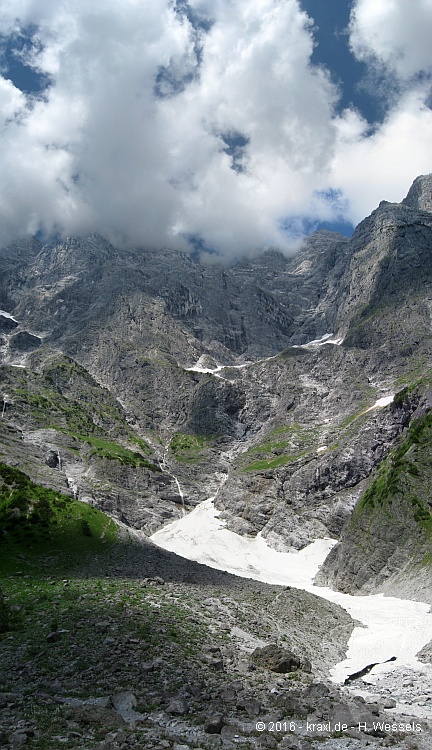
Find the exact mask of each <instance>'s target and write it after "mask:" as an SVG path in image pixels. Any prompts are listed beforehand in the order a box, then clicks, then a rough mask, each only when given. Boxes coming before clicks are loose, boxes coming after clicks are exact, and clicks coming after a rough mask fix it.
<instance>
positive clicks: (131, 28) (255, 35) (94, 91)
mask: <svg viewBox="0 0 432 750" xmlns="http://www.w3.org/2000/svg"><path fill="white" fill-rule="evenodd" d="M374 2H375V4H376V5H377V6H378V5H380V3H379V2H378V1H377V0H374ZM382 4H383V5H384V3H382ZM419 4H420V5H421V3H420V2H419ZM424 4H425V5H426V3H424ZM368 5H371V4H370V3H368V2H366V0H358V2H357V3H356V5H355V7H354V11H353V16H352V25H351V39H352V45H353V49H355V50H356V54H358V55H359V56H360V55H364V54H366V53H365V52H364V49H365V48H364V47H362V46H361V44H360V42H359V41H358V40H359V39H360V33H361V29H362V28H363V26H362V25H361V24H365V23H366V21H365V20H364V19H365V18H366V20H367V19H368V15H367V13H366V15H362V14H363V11H364V10H365V8H366V6H368ZM387 5H389V4H388V3H387ZM402 5H403V3H402ZM410 5H411V4H410ZM413 5H415V3H413ZM395 23H396V21H395ZM364 28H365V29H366V26H364ZM398 28H399V27H398ZM0 32H1V33H2V34H3V35H4V38H6V37H7V36H8V35H11V34H19V33H21V34H28V35H29V43H28V44H27V45H25V47H24V48H23V51H22V52H21V55H22V56H24V59H25V62H26V64H27V65H29V66H31V67H32V68H33V69H34V70H36V71H38V72H39V73H41V74H44V75H46V76H48V77H49V80H50V86H49V88H47V90H46V91H44V92H43V95H41V96H39V97H35V96H31V95H28V96H26V95H24V94H23V93H22V92H21V91H19V90H18V89H16V88H15V87H14V86H13V84H12V83H11V82H10V81H8V80H5V79H4V78H0V112H1V116H0V122H1V125H2V139H1V141H0V173H1V174H2V182H1V185H0V240H1V241H2V242H3V243H4V242H6V241H8V240H10V239H12V238H13V237H14V236H16V235H17V234H23V233H25V232H30V233H35V232H38V231H39V232H45V233H46V235H49V234H50V233H54V232H56V233H63V234H75V233H77V234H80V233H81V234H83V233H87V232H93V231H96V232H100V233H102V234H104V235H106V236H107V237H109V238H110V239H112V240H114V241H117V242H125V243H132V244H135V245H143V246H144V245H149V246H156V247H157V246H164V245H169V246H171V247H176V248H179V249H183V250H188V249H190V248H191V247H197V245H198V246H201V247H203V248H206V249H209V250H215V251H217V252H219V253H220V254H221V255H224V256H226V257H235V256H238V255H242V254H248V253H256V252H259V251H260V250H262V249H263V248H265V247H269V246H277V247H279V248H281V249H282V250H284V251H287V252H290V251H292V250H293V249H295V248H296V247H298V237H299V227H302V226H303V225H304V222H305V220H308V221H309V222H310V221H312V222H313V221H316V220H330V221H331V220H332V219H336V218H340V217H341V216H342V215H345V217H347V218H351V219H352V218H355V219H356V220H357V219H358V218H362V216H363V215H364V214H363V213H362V212H363V211H364V212H365V213H367V212H368V211H370V210H371V209H372V208H374V207H375V204H374V203H371V201H372V200H375V193H374V191H373V190H372V194H373V197H372V196H371V191H370V190H369V192H368V189H367V182H368V180H370V181H372V180H375V183H374V184H376V186H377V190H376V192H378V189H379V190H382V192H380V194H379V196H377V199H378V200H381V198H387V199H388V198H389V195H388V188H389V186H391V187H392V188H393V186H394V185H399V186H403V192H402V194H401V195H398V196H397V199H400V198H401V197H403V194H404V193H405V192H406V191H407V188H408V186H409V184H410V182H411V181H412V179H413V178H414V177H415V176H416V174H417V172H422V171H423V172H424V171H426V170H427V167H426V166H425V164H426V162H427V161H428V160H429V156H430V148H429V144H428V142H427V138H426V131H427V128H428V127H430V125H429V114H430V113H429V110H427V108H426V107H425V104H424V97H423V99H422V97H421V96H420V93H419V91H417V92H416V95H415V96H413V97H411V99H409V97H407V96H406V97H405V100H404V101H402V100H400V101H398V103H397V104H398V106H397V107H396V108H395V109H394V110H392V112H391V113H390V115H389V118H388V120H387V121H386V122H385V123H384V124H383V126H382V128H381V129H380V130H379V131H378V132H376V133H374V134H371V133H369V132H368V130H367V128H366V126H365V124H364V123H363V122H362V120H361V117H360V116H359V115H358V113H356V112H345V113H344V114H343V115H342V116H340V115H336V110H335V108H336V104H337V98H338V91H337V89H336V87H335V86H334V84H333V83H332V82H331V78H330V75H329V73H328V72H327V71H326V70H325V69H323V68H322V67H318V66H314V65H312V63H311V55H312V52H313V45H314V39H313V25H312V21H311V19H309V18H308V16H307V15H306V14H305V13H304V12H303V11H302V10H301V8H300V5H299V2H298V0H212V1H211V2H210V0H189V2H187V1H186V0H152V2H151V3H142V2H138V0H124V2H121V3H120V2H118V0H94V2H93V3H92V4H91V5H90V6H87V5H86V4H84V3H83V2H82V1H81V0H69V2H68V3H52V2H50V1H49V0H45V2H44V1H43V0H3V2H2V5H1V9H0ZM365 33H366V32H365ZM392 38H393V37H392ZM394 40H395V44H396V41H397V34H396V31H395V32H394ZM380 44H382V45H383V49H384V48H385V45H384V42H380ZM408 46H409V45H408V41H407V42H406V49H407V50H408ZM378 47H379V44H378V41H377V42H374V47H373V53H374V54H375V55H377V54H378V52H377V49H378ZM383 54H384V53H383ZM386 54H387V53H386ZM389 54H390V53H389ZM406 54H407V55H408V51H407V53H406ZM386 59H387V58H386ZM395 59H397V60H399V61H400V59H402V58H400V57H397V56H396V58H395ZM392 60H393V57H392ZM416 64H417V69H418V65H419V64H420V63H416ZM410 65H411V63H410ZM422 69H423V68H422ZM407 70H408V68H407ZM47 80H48V79H47ZM419 114H420V115H421V117H420V120H421V137H420V139H419V136H418V133H417V134H414V130H415V129H416V127H415V120H416V117H417V115H419ZM417 129H418V128H417ZM396 147H397V148H399V147H403V148H404V149H405V153H406V158H404V161H403V164H402V166H401V167H399V169H396V167H395V154H396V151H395V149H396ZM376 159H378V160H379V163H380V165H381V166H382V169H383V177H382V180H378V181H376V167H375V164H374V163H373V162H374V160H376ZM410 160H411V162H410ZM410 164H411V167H410ZM413 165H415V167H413ZM386 170H387V174H388V175H390V176H388V177H385V172H386ZM395 172H397V173H398V174H397V175H395ZM335 196H337V199H335ZM293 227H295V229H293ZM300 233H301V232H300Z"/></svg>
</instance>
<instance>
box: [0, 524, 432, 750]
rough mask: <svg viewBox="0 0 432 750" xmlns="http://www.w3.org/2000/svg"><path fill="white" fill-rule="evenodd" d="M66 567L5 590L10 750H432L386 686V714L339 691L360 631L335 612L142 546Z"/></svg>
mask: <svg viewBox="0 0 432 750" xmlns="http://www.w3.org/2000/svg"><path fill="white" fill-rule="evenodd" d="M126 533H127V532H126ZM54 557H55V555H54ZM54 557H53V556H52V557H51V558H46V559H45V560H44V565H45V571H46V574H45V575H43V574H42V575H40V576H35V575H33V574H31V573H28V572H26V571H27V567H26V559H25V556H22V567H23V570H21V571H20V570H18V571H15V572H14V573H13V574H11V575H10V576H9V577H8V578H6V579H5V583H4V588H5V591H6V594H7V597H6V606H7V610H8V613H9V614H8V617H9V626H8V630H7V631H6V632H5V633H3V634H2V635H1V640H0V651H1V662H0V663H1V672H0V706H1V708H2V718H1V723H0V742H1V744H2V747H4V748H7V749H8V750H9V749H10V750H12V749H14V748H17V747H26V748H29V750H33V749H34V750H44V749H45V750H57V749H58V748H74V749H75V748H83V749H84V748H85V749H86V750H96V748H97V749H98V750H114V748H151V749H152V750H169V749H172V750H188V749H190V750H192V749H193V750H198V748H201V749H202V750H204V749H207V748H216V747H223V748H225V747H226V748H237V747H241V748H292V749H298V750H311V748H321V749H323V750H336V749H337V748H341V749H342V748H362V747H366V746H369V747H370V746H372V747H381V746H383V747H397V748H401V749H402V748H404V749H405V748H406V750H408V749H410V750H413V749H414V748H419V750H420V749H424V750H425V749H426V748H428V747H430V745H428V741H429V739H428V732H429V731H430V727H428V726H427V722H426V721H425V720H424V719H422V718H420V717H419V716H418V715H417V716H413V717H411V716H409V715H404V716H402V717H401V716H399V717H398V716H395V715H394V707H395V705H396V700H399V698H400V696H399V695H395V696H394V695H390V694H389V691H388V688H386V685H385V678H382V679H383V684H382V686H381V695H380V696H379V697H377V699H376V700H375V699H370V698H368V699H366V700H365V698H363V697H362V696H361V695H360V694H359V695H356V689H355V688H356V681H355V680H354V681H353V682H351V684H350V685H349V686H346V687H336V686H335V685H333V684H331V683H329V682H328V680H327V677H326V676H327V675H328V670H329V668H330V667H331V665H332V664H334V663H337V662H338V661H339V660H340V659H341V658H342V657H343V654H344V650H345V647H346V643H347V640H348V638H349V635H350V632H351V630H352V621H351V620H350V618H349V616H348V615H347V614H346V613H345V612H344V611H343V610H342V609H340V608H339V607H337V606H334V605H332V604H330V603H328V602H325V601H324V600H321V599H318V598H317V597H314V596H312V595H309V594H306V593H304V592H300V591H298V590H296V589H289V588H286V587H280V586H269V585H266V584H262V583H259V582H257V581H252V580H249V579H238V578H236V577H235V576H231V575H229V574H226V573H223V572H219V571H215V570H212V569H210V568H207V567H205V566H202V565H199V564H197V563H193V562H189V561H186V560H183V559H182V558H179V557H177V556H176V555H174V554H171V553H168V552H165V551H163V550H160V549H158V548H156V547H154V546H153V545H151V544H150V543H148V542H142V541H139V540H138V539H137V538H134V539H132V540H129V542H128V543H127V544H126V545H125V544H119V543H118V544H116V545H115V547H114V548H113V549H112V550H111V551H110V552H109V553H106V554H105V555H100V556H99V557H98V559H96V560H95V561H94V562H93V565H92V566H89V564H88V561H87V562H86V565H85V569H84V568H83V570H82V571H78V572H75V573H74V574H73V575H69V577H64V578H63V577H61V576H62V575H63V574H62V573H59V576H56V575H55V573H53V566H54V568H55V563H56V560H55V559H54ZM270 646H272V648H270ZM404 680H405V683H406V677H405V678H404ZM359 687H360V685H359ZM363 687H364V686H363ZM407 687H408V689H409V686H407V685H406V684H405V685H403V684H402V682H401V693H403V694H404V695H405V694H406V691H407ZM425 691H427V686H425ZM360 692H361V690H359V693H360ZM411 698H412V699H414V700H415V701H416V702H417V708H418V705H419V703H420V704H422V703H423V706H425V705H427V701H428V700H430V698H428V695H427V693H425V695H423V696H412V697H411Z"/></svg>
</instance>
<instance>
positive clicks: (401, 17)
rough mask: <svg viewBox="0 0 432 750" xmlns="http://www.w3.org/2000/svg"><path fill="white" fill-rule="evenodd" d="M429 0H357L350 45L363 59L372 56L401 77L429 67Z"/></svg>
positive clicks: (431, 17)
mask: <svg viewBox="0 0 432 750" xmlns="http://www.w3.org/2000/svg"><path fill="white" fill-rule="evenodd" d="M431 28H432V2H431V0H357V2H356V3H355V4H354V8H353V12H352V18H351V45H352V49H353V51H354V52H355V54H356V55H357V56H358V57H359V58H360V59H363V60H366V61H367V60H369V59H370V57H371V56H375V57H376V59H377V60H379V61H380V62H382V63H384V64H385V65H387V66H389V67H390V68H392V69H393V70H394V71H395V72H396V73H397V75H398V76H400V77H401V78H403V79H407V78H411V77H412V76H414V75H415V74H417V73H420V72H431V71H432V54H431Z"/></svg>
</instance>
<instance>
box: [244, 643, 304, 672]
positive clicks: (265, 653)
mask: <svg viewBox="0 0 432 750" xmlns="http://www.w3.org/2000/svg"><path fill="white" fill-rule="evenodd" d="M250 658H251V661H252V663H253V664H256V665H257V666H259V667H263V668H264V669H269V670H270V671H271V672H278V673H279V674H285V673H286V672H294V671H296V670H297V669H300V666H301V661H300V659H299V658H298V656H296V655H295V654H293V652H292V651H289V650H288V649H285V648H281V647H280V646H277V645H276V644H270V645H269V646H264V647H262V648H256V649H255V650H254V651H253V652H252V654H251V657H250Z"/></svg>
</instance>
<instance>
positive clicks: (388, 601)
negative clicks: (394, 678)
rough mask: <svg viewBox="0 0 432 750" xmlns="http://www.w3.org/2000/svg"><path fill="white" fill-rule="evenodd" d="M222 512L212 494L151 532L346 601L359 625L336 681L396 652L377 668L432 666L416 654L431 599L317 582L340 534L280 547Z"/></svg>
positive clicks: (156, 538) (272, 579)
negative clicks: (237, 527)
mask: <svg viewBox="0 0 432 750" xmlns="http://www.w3.org/2000/svg"><path fill="white" fill-rule="evenodd" d="M219 514H220V511H217V510H216V509H215V508H214V504H213V498H209V499H208V500H205V501H204V502H202V503H200V504H199V505H198V506H197V507H196V508H195V509H194V510H193V511H192V512H191V513H189V514H188V515H187V516H185V517H184V518H181V519H178V520H177V521H174V522H172V523H170V524H168V525H167V526H165V527H164V528H163V529H161V530H160V531H157V532H156V533H155V534H153V536H152V537H150V538H151V540H152V541H153V542H154V543H155V544H157V545H158V546H159V547H162V548H163V549H167V550H170V551H171V552H175V553H176V554H178V555H180V556H182V557H185V558H187V559H188V560H195V561H197V562H200V563H203V564H205V565H209V566H210V567H213V568H217V569H218V570H226V571H228V572H229V573H233V574H235V575H238V576H241V577H243V578H253V579H255V580H258V581H263V582H265V583H270V584H279V585H285V586H287V585H288V586H294V587H295V588H299V589H303V590H304V591H308V592H310V593H313V594H316V595H317V596H320V597H322V598H324V599H327V600H328V601H331V602H334V603H335V604H339V605H340V606H341V607H343V608H344V609H345V610H346V611H347V612H348V613H349V614H350V615H351V617H353V618H354V619H355V620H357V621H359V622H360V623H361V626H360V627H356V628H355V629H354V631H353V633H352V636H351V638H350V641H349V644H348V650H347V654H346V658H345V659H344V660H343V661H341V662H340V663H339V664H337V665H335V666H334V667H333V669H332V670H331V679H332V680H333V681H334V682H337V683H341V682H344V680H345V679H346V678H347V677H348V676H349V675H350V674H353V673H355V672H357V671H359V670H360V669H363V668H364V667H365V666H366V665H367V664H372V663H375V662H383V661H385V660H386V659H390V658H391V657H392V656H396V661H394V662H390V663H388V664H380V665H378V666H376V667H375V668H374V670H373V672H374V674H381V673H383V672H389V671H391V670H392V669H394V668H396V667H401V666H405V667H409V668H411V669H413V670H416V671H418V672H420V673H421V672H423V673H424V672H425V670H426V669H430V670H431V671H432V669H431V668H430V667H427V666H426V665H424V664H420V662H419V661H418V660H417V658H416V654H417V653H418V652H419V651H420V650H421V648H423V646H424V645H425V644H426V643H428V642H429V640H430V634H431V632H432V614H431V612H430V608H429V606H428V605H427V604H423V603H422V602H413V601H408V600H405V599H403V600H402V599H397V598H395V597H386V596H384V595H383V594H375V595H373V596H350V595H348V594H342V593H340V592H338V591H332V590H331V589H329V588H326V587H319V586H315V585H314V584H313V580H314V577H315V575H316V573H317V571H318V569H319V567H320V566H321V565H322V563H323V562H324V560H325V558H326V557H327V555H328V553H329V551H330V550H331V548H332V547H333V546H334V545H335V544H336V543H337V540H335V539H317V540H315V541H314V542H312V543H311V544H309V545H308V546H307V547H305V548H304V549H302V550H300V551H292V552H285V553H284V552H277V551H276V550H274V549H271V548H270V547H269V546H268V545H267V543H266V541H265V539H263V538H262V536H261V535H260V534H258V535H257V536H256V537H242V536H239V535H238V534H235V533H234V532H232V531H229V530H228V529H227V528H225V527H224V524H223V522H222V521H221V520H220V519H219V518H218V516H219Z"/></svg>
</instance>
